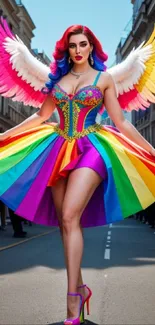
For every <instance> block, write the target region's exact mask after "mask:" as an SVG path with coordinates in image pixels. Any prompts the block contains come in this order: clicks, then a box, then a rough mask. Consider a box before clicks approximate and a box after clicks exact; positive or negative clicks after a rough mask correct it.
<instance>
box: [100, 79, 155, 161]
mask: <svg viewBox="0 0 155 325" xmlns="http://www.w3.org/2000/svg"><path fill="white" fill-rule="evenodd" d="M106 78H107V83H106V85H107V87H106V88H105V90H104V104H105V107H106V109H107V112H108V114H109V116H110V118H111V119H112V121H113V122H114V124H115V125H116V127H117V128H118V130H119V131H120V132H121V133H122V134H123V135H125V136H126V137H127V138H128V139H130V140H131V141H133V142H135V143H136V144H138V145H139V146H140V147H142V148H143V149H145V150H146V151H148V152H150V153H151V154H152V155H153V156H155V149H154V148H153V147H152V146H151V144H150V143H149V142H147V141H146V140H145V139H144V138H143V136H142V135H141V134H140V133H139V132H138V131H137V130H136V128H135V127H134V126H133V125H132V124H131V123H130V122H129V121H128V120H126V119H125V118H124V115H123V112H122V109H121V107H120V105H119V102H118V100H117V96H116V90H115V85H114V82H113V79H112V77H111V76H110V75H109V74H107V75H106Z"/></svg>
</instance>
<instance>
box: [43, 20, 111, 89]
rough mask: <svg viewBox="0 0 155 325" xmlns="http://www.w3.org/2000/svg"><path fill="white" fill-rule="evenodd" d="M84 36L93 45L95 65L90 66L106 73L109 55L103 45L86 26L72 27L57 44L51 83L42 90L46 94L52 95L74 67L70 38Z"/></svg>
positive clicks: (50, 77)
mask: <svg viewBox="0 0 155 325" xmlns="http://www.w3.org/2000/svg"><path fill="white" fill-rule="evenodd" d="M77 34H83V35H85V36H86V37H87V38H88V41H89V43H90V44H92V45H93V51H92V57H93V60H94V64H93V65H91V62H90V58H88V60H89V64H90V65H91V66H92V67H93V68H94V69H95V70H98V71H105V70H106V66H105V64H104V62H105V61H106V60H107V59H108V55H107V54H106V53H105V52H104V51H103V49H102V45H101V43H100V42H99V40H98V39H97V38H96V36H95V35H94V34H93V32H92V31H91V30H90V29H89V28H88V27H86V26H82V25H72V26H70V27H69V28H67V29H66V31H65V32H64V34H63V36H62V38H61V39H60V40H59V41H57V42H56V46H55V50H54V53H53V57H54V61H53V62H52V63H51V65H50V69H51V72H50V73H49V75H48V77H49V81H48V82H46V84H45V87H44V88H43V89H42V92H44V93H50V91H51V90H52V88H53V86H54V84H55V83H57V82H58V81H59V80H60V79H61V78H62V77H63V76H65V75H66V74H67V73H68V72H69V71H70V70H71V68H72V67H73V62H72V61H71V62H69V60H68V59H69V50H68V46H69V38H70V36H71V35H77Z"/></svg>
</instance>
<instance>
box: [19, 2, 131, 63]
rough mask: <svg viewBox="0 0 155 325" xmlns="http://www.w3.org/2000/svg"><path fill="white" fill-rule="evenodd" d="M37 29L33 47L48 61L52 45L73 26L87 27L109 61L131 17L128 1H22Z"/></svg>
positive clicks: (110, 61)
mask: <svg viewBox="0 0 155 325" xmlns="http://www.w3.org/2000/svg"><path fill="white" fill-rule="evenodd" d="M22 3H23V5H24V6H25V7H26V9H27V11H28V13H29V15H30V16H31V19H32V20H33V22H34V24H35V26H36V29H35V30H34V31H33V32H34V35H35V36H34V38H33V41H32V46H31V47H32V48H38V50H39V51H44V52H45V54H46V55H48V57H49V58H50V59H52V52H53V51H54V47H55V43H56V41H57V40H59V39H60V38H61V37H62V34H63V33H64V31H65V29H66V28H68V27H69V26H71V25H74V24H82V25H85V26H88V27H89V28H90V29H91V30H92V31H93V33H94V34H95V35H96V36H97V38H98V39H99V40H100V42H101V44H102V46H103V49H104V51H105V52H106V53H107V54H108V56H109V58H108V61H107V66H108V67H110V66H111V65H112V64H113V62H114V61H115V51H116V48H117V45H118V43H119V41H120V38H121V37H122V36H123V30H124V28H125V27H126V25H127V23H128V22H129V20H130V19H131V18H132V4H131V0H107V1H106V0H76V1H74V0H55V1H54V0H44V1H42V0H22Z"/></svg>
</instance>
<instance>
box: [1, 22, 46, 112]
mask: <svg viewBox="0 0 155 325" xmlns="http://www.w3.org/2000/svg"><path fill="white" fill-rule="evenodd" d="M0 63H1V71H0V93H1V95H2V96H4V97H10V98H12V100H13V101H16V100H17V101H21V102H23V103H24V104H25V105H31V106H34V107H40V106H41V104H42V103H43V101H44V100H45V98H46V96H47V95H45V94H43V93H41V89H42V88H43V87H44V85H45V82H46V81H47V80H48V74H49V73H50V67H48V66H46V65H45V64H43V63H42V62H40V61H39V60H38V59H37V58H36V57H34V56H33V55H32V54H31V52H30V51H29V50H28V48H27V47H26V46H25V45H24V43H23V41H22V40H21V39H20V38H19V37H18V36H17V35H16V36H15V35H14V34H13V33H12V31H11V30H10V28H9V26H8V24H7V21H6V19H4V18H2V17H1V19H0Z"/></svg>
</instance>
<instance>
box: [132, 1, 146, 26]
mask: <svg viewBox="0 0 155 325" xmlns="http://www.w3.org/2000/svg"><path fill="white" fill-rule="evenodd" d="M143 2H144V0H135V2H134V5H133V22H134V21H135V19H136V18H137V16H138V14H139V9H140V7H141V5H142V3H143Z"/></svg>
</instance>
